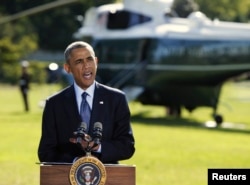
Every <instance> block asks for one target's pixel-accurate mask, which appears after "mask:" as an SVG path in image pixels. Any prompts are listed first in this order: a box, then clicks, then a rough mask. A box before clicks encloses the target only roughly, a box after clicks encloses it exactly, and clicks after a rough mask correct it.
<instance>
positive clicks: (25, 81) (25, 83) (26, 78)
mask: <svg viewBox="0 0 250 185" xmlns="http://www.w3.org/2000/svg"><path fill="white" fill-rule="evenodd" d="M21 66H22V73H21V76H20V79H19V87H20V91H21V94H22V98H23V102H24V108H25V111H26V112H28V111H29V102H28V91H29V83H30V75H29V73H28V66H29V62H28V61H26V60H25V61H22V62H21Z"/></svg>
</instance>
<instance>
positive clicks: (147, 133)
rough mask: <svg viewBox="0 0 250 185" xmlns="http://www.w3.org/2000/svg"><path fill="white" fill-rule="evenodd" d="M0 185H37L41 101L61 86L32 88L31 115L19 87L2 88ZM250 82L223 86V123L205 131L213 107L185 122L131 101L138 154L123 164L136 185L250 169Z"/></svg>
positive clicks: (187, 184)
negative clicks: (130, 166)
mask: <svg viewBox="0 0 250 185" xmlns="http://www.w3.org/2000/svg"><path fill="white" fill-rule="evenodd" d="M0 89H1V91H0V96H1V99H0V104H1V107H0V136H1V144H0V166H1V168H0V179H2V180H1V182H0V185H8V184H15V185H27V184H29V185H37V184H39V165H37V164H36V162H38V158H37V147H38V143H39V139H40V134H41V116H42V109H41V108H40V107H39V106H38V105H39V103H40V102H41V100H43V99H44V98H46V97H47V96H49V95H51V94H52V93H54V92H55V91H56V90H58V87H57V86H53V85H51V86H46V85H42V86H38V85H35V84H33V85H32V89H31V91H30V105H31V111H30V112H28V113H25V112H24V111H23V109H24V108H23V104H22V101H21V95H20V93H19V91H18V88H17V87H16V86H8V85H0ZM249 90H250V82H241V83H227V84H225V85H224V86H223V90H222V94H221V98H220V100H221V101H220V104H219V106H218V113H220V114H222V115H223V117H224V120H225V123H224V124H223V126H222V127H218V128H207V127H205V126H204V123H205V122H206V121H208V120H211V113H212V110H211V109H210V108H198V109H197V110H195V111H193V112H192V113H189V112H187V111H185V110H183V116H182V118H179V119H177V118H173V117H166V116H165V112H166V111H165V109H164V108H163V107H157V106H154V107H152V106H143V105H141V104H140V103H138V102H131V103H130V108H131V112H132V126H133V131H134V135H135V139H136V153H135V155H134V156H133V157H132V158H131V159H129V160H126V161H121V163H123V164H135V165H136V172H137V173H136V178H137V183H136V184H137V185H146V184H158V185H165V184H171V185H180V184H182V185H193V184H199V185H205V184H207V169H208V168H249V166H250V161H249V153H250V147H249V146H250V145H249V144H250V140H249V133H250V115H249V114H250V111H249V106H250V94H249Z"/></svg>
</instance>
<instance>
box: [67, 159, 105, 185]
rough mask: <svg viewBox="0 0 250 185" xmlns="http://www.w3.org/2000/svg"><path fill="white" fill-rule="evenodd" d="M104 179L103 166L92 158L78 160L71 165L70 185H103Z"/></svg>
mask: <svg viewBox="0 0 250 185" xmlns="http://www.w3.org/2000/svg"><path fill="white" fill-rule="evenodd" d="M106 177H107V175H106V170H105V167H104V165H103V164H102V162H101V161H100V160H98V159H97V158H95V157H93V156H85V157H81V158H79V159H78V160H77V161H75V162H74V163H73V165H72V167H71V169H70V173H69V179H70V183H71V184H72V185H104V184H105V182H106Z"/></svg>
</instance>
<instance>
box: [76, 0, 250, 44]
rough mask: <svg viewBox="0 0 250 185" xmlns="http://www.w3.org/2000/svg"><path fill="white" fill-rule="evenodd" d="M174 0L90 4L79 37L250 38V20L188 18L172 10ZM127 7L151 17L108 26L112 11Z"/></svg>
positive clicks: (77, 36) (198, 15)
mask: <svg viewBox="0 0 250 185" xmlns="http://www.w3.org/2000/svg"><path fill="white" fill-rule="evenodd" d="M172 3H173V0H133V1H131V0H124V1H123V4H108V5H102V6H100V7H97V8H95V7H93V8H90V9H89V10H88V11H87V12H86V14H85V20H84V24H83V27H81V28H80V29H79V30H78V32H76V33H75V34H74V37H76V38H82V37H83V36H90V37H93V38H99V39H101V38H105V39H117V38H120V39H122V38H145V37H147V38H157V37H159V38H160V37H166V38H185V39H206V40H208V39H218V38H219V39H220V40H221V39H226V40H228V39H230V40H250V34H249V33H250V24H247V23H235V22H225V21H219V20H217V19H215V20H210V19H209V18H207V17H206V15H204V14H203V13H202V12H193V13H191V14H190V15H189V16H188V17H187V18H179V17H176V16H174V17H173V14H171V6H172ZM119 10H126V11H129V12H135V13H139V14H143V15H146V16H148V17H151V20H150V21H148V22H144V23H141V24H137V25H133V26H131V27H129V28H126V29H107V18H108V14H109V13H115V12H116V11H119Z"/></svg>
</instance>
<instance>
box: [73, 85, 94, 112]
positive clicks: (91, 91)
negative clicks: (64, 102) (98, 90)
mask: <svg viewBox="0 0 250 185" xmlns="http://www.w3.org/2000/svg"><path fill="white" fill-rule="evenodd" d="M95 83H96V82H95V81H94V83H93V84H92V85H91V86H89V88H87V89H86V90H83V89H82V88H81V87H79V86H78V85H77V84H76V82H74V88H75V94H76V101H77V104H78V108H79V106H80V103H81V101H82V93H83V92H87V93H88V95H89V96H87V101H88V103H89V106H90V108H91V109H92V103H93V98H94V91H95Z"/></svg>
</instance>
